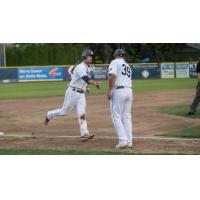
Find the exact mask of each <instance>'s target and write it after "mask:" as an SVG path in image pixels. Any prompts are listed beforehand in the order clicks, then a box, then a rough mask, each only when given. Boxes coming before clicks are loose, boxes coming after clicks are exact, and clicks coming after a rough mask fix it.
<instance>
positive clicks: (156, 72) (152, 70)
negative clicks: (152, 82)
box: [130, 63, 160, 79]
mask: <svg viewBox="0 0 200 200" xmlns="http://www.w3.org/2000/svg"><path fill="white" fill-rule="evenodd" d="M130 66H132V78H133V79H157V78H160V68H159V66H158V64H156V63H155V64H142V63H141V64H140V63H139V64H133V65H130Z"/></svg>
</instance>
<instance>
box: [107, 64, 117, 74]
mask: <svg viewBox="0 0 200 200" xmlns="http://www.w3.org/2000/svg"><path fill="white" fill-rule="evenodd" d="M111 74H114V75H115V76H117V65H116V63H115V62H114V61H112V62H111V63H110V65H109V68H108V75H111Z"/></svg>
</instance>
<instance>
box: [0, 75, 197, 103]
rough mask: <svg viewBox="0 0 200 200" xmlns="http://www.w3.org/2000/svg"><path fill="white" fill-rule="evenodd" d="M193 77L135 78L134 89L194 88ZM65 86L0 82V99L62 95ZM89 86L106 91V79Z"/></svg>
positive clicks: (92, 90) (62, 84) (96, 92)
mask: <svg viewBox="0 0 200 200" xmlns="http://www.w3.org/2000/svg"><path fill="white" fill-rule="evenodd" d="M195 85H196V80H195V79H157V80H135V81H133V88H134V91H155V90H171V89H188V88H195ZM66 88H67V82H63V81H62V82H35V83H12V84H0V99H16V98H33V97H51V96H63V95H64V92H65V90H66ZM90 88H91V93H92V94H101V93H105V92H106V88H107V81H102V88H101V89H100V90H96V89H95V88H94V87H92V86H91V87H90Z"/></svg>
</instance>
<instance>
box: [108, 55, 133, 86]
mask: <svg viewBox="0 0 200 200" xmlns="http://www.w3.org/2000/svg"><path fill="white" fill-rule="evenodd" d="M108 74H109V75H110V74H114V75H115V76H116V77H117V79H116V82H115V87H117V86H124V87H130V88H131V87H132V78H131V77H132V70H131V67H130V66H129V65H128V63H127V62H126V61H125V60H124V59H123V58H117V59H115V60H113V61H112V62H111V63H110V66H109V69H108Z"/></svg>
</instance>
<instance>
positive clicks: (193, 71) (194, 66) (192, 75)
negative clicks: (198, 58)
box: [190, 63, 197, 78]
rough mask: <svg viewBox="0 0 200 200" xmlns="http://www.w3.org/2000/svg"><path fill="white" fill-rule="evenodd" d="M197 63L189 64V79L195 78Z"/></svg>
mask: <svg viewBox="0 0 200 200" xmlns="http://www.w3.org/2000/svg"><path fill="white" fill-rule="evenodd" d="M196 70H197V63H190V77H191V78H196V77H197V72H196Z"/></svg>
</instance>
